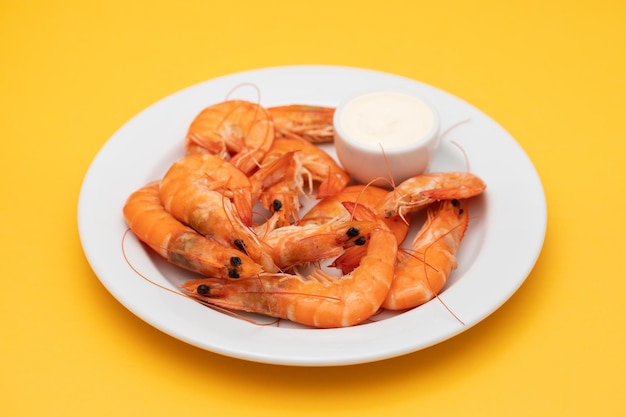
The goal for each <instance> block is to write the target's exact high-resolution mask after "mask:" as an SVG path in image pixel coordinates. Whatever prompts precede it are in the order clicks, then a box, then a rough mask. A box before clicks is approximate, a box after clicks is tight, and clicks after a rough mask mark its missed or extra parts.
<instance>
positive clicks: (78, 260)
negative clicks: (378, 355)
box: [0, 0, 626, 417]
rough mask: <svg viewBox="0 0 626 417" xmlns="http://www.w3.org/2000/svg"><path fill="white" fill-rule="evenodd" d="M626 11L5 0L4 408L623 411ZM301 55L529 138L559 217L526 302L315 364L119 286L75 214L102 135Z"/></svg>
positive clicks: (619, 4) (596, 4)
mask: <svg viewBox="0 0 626 417" xmlns="http://www.w3.org/2000/svg"><path fill="white" fill-rule="evenodd" d="M625 21H626V3H624V2H623V1H617V0H613V1H602V0H600V1H576V2H573V1H554V2H550V1H546V0H530V1H523V2H522V1H518V2H506V1H500V0H493V1H488V0H476V1H468V2H466V1H409V0H406V1H394V0H387V1H369V0H360V1H344V2H342V1H340V0H318V1H315V2H296V1H293V0H290V1H283V0H280V1H267V2H263V1H256V0H254V1H237V0H229V1H222V2H217V1H207V0H204V1H196V2H176V5H174V2H158V1H152V2H148V1H137V2H135V1H128V0H127V1H108V2H102V3H101V4H98V3H97V2H85V1H68V0H59V1H54V2H27V1H11V0H0V75H1V76H0V140H1V142H0V143H1V144H0V146H1V153H0V184H1V185H0V187H1V190H2V191H1V194H0V195H1V197H0V230H1V233H2V239H0V242H1V245H2V246H1V250H0V253H2V256H1V258H2V261H1V262H0V278H1V279H2V286H1V288H2V289H1V290H0V314H1V324H2V328H1V335H0V349H1V352H0V369H1V370H0V375H1V376H0V414H2V415H3V416H66V417H70V416H99V415H102V416H113V415H117V416H126V415H128V416H136V415H150V416H196V415H219V416H241V415H258V416H293V415H301V416H306V415H322V414H323V415H326V416H343V417H346V416H367V415H384V416H407V415H455V416H504V415H506V416H531V415H533V416H555V415H563V416H591V415H593V416H623V415H626V400H624V394H626V388H625V387H626V359H625V352H624V345H625V342H626V297H625V295H624V293H625V290H626V267H625V266H624V265H625V263H626V256H625V254H624V248H625V246H626V245H624V242H623V237H624V233H625V232H626V221H625V220H624V219H625V218H626V215H625V213H624V212H625V209H626V206H625V204H624V203H625V202H626V198H625V197H624V191H625V190H626V186H625V185H624V179H626V175H625V174H626V172H625V171H626V170H625V169H624V166H625V165H626V161H625V160H624V157H625V156H626V145H624V143H625V140H624V132H625V130H626V127H625V118H624V110H625V108H626V106H624V99H625V97H626V81H625V78H626V58H625V56H626V50H625V49H626V48H625V47H626V29H625V27H626V25H625V24H624V22H625ZM289 64H336V65H348V66H357V67H365V68H371V69H376V70H381V71H387V72H392V73H396V74H400V75H403V76H407V77H411V78H414V79H417V80H420V81H423V82H426V83H428V84H431V85H434V86H436V87H439V88H441V89H444V90H446V91H449V92H451V93H452V94H454V95H456V96H458V97H460V98H462V99H464V100H466V101H468V102H470V103H472V104H474V105H475V106H477V107H478V108H479V109H481V110H482V111H484V112H485V113H487V114H488V115H490V116H491V117H493V118H494V119H495V120H496V121H498V122H499V123H500V124H501V125H502V126H504V128H505V129H507V130H508V131H509V132H510V133H511V134H512V135H513V136H514V137H515V138H516V139H517V140H518V141H519V143H520V144H521V146H522V147H523V148H524V150H525V151H526V152H527V153H528V155H529V156H530V158H531V159H532V161H533V162H534V164H535V166H536V168H537V170H538V172H539V174H540V176H541V179H542V181H543V184H544V187H545V192H546V197H547V201H548V230H547V235H546V241H545V246H544V249H543V252H542V254H541V256H540V258H539V260H538V262H537V265H536V267H535V269H534V270H533V272H532V273H531V274H530V276H529V277H528V279H527V281H526V282H525V284H524V285H523V286H522V287H521V289H520V290H519V291H518V292H517V293H516V294H515V295H514V296H513V297H512V298H511V300H510V301H509V302H507V303H506V304H505V305H504V306H503V307H502V308H500V309H499V310H498V311H497V312H495V313H494V314H493V315H492V316H490V317H489V318H487V319H486V320H484V321H483V322H482V323H480V324H479V325H477V326H475V327H473V328H471V329H470V330H468V331H467V332H465V333H463V334H461V335H460V336H458V337H455V338H453V339H451V340H449V341H446V342H444V343H441V344H439V345H436V346H434V347H431V348H428V349H425V350H423V351H419V352H416V353H413V354H409V355H406V356H403V357H399V358H395V359H391V360H386V361H382V362H377V363H371V364H364V365H356V366H348V367H336V368H297V367H282V366H270V365H263V364H257V363H251V362H246V361H241V360H236V359H231V358H226V357H222V356H219V355H217V354H213V353H210V352H206V351H203V350H200V349H197V348H194V347H191V346H189V345H187V344H185V343H183V342H180V341H177V340H175V339H173V338H171V337H169V336H166V335H165V334H163V333H161V332H159V331H158V330H155V329H154V328H152V327H150V326H149V325H147V324H145V323H144V322H142V321H141V320H140V319H138V318H136V317H135V316H134V315H133V314H132V313H130V312H129V311H127V310H126V309H125V308H123V307H122V306H121V305H120V304H119V303H118V302H117V301H116V300H115V299H113V297H112V296H110V295H109V293H108V292H107V291H106V290H105V289H104V287H103V286H102V285H101V284H100V282H99V281H98V279H97V278H96V276H95V275H94V274H93V272H92V271H91V269H90V267H89V265H88V263H87V261H86V259H85V257H84V255H83V252H82V249H81V246H80V242H79V238H78V231H77V224H76V210H77V198H78V193H79V190H80V185H81V181H82V178H83V176H84V174H85V172H86V170H87V168H88V167H89V164H90V163H91V161H92V158H93V157H94V156H95V155H96V153H97V152H98V150H99V149H100V147H101V146H102V145H103V144H104V143H105V142H106V141H107V139H108V138H109V137H110V136H111V135H112V134H113V133H114V132H115V131H116V130H117V129H118V127H120V126H121V125H122V124H123V123H125V122H126V121H127V120H129V119H130V118H132V117H133V116H134V115H135V114H136V113H137V112H139V111H140V110H142V109H144V108H145V107H147V106H148V105H150V104H151V103H153V102H154V101H156V100H158V99H160V98H162V97H164V96H166V95H168V94H170V93H173V92H175V91H177V90H179V89H181V88H184V87H187V86H190V85H192V84H195V83H197V82H200V81H204V80H206V79H210V78H213V77H216V76H220V75H224V74H229V73H232V72H237V71H242V70H249V69H255V68H259V67H266V66H275V65H289ZM494 157H497V155H494ZM511 221H512V222H514V221H516V219H513V218H512V219H511ZM296 413H297V414H296Z"/></svg>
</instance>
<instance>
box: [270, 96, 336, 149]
mask: <svg viewBox="0 0 626 417" xmlns="http://www.w3.org/2000/svg"><path fill="white" fill-rule="evenodd" d="M267 110H268V111H269V113H270V115H271V116H272V120H273V121H274V127H275V130H276V138H288V139H291V138H300V139H305V140H307V141H309V142H311V143H324V142H332V141H333V140H334V134H335V129H334V127H333V115H334V114H335V109H334V107H323V106H310V105H302V104H291V105H286V106H275V107H268V108H267Z"/></svg>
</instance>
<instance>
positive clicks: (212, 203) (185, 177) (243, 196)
mask: <svg viewBox="0 0 626 417" xmlns="http://www.w3.org/2000/svg"><path fill="white" fill-rule="evenodd" d="M250 190H251V189H250V181H249V180H248V177H247V176H246V175H245V174H243V172H241V171H240V170H239V169H237V168H236V167H235V166H234V165H232V164H231V163H229V162H228V161H225V160H222V159H220V158H219V157H217V156H215V155H211V154H194V155H188V156H185V157H183V158H181V159H179V160H178V161H176V162H175V163H174V164H173V165H172V166H171V167H170V169H169V170H168V171H167V173H166V174H165V175H164V176H163V178H162V180H161V186H160V195H161V201H162V202H163V206H164V207H165V209H166V210H167V211H169V212H170V213H172V215H173V216H174V217H175V218H176V219H178V220H179V221H181V222H183V223H184V224H186V225H188V226H190V227H192V228H193V229H194V230H196V231H197V232H198V233H200V234H202V235H204V236H206V237H210V238H212V239H214V240H216V241H217V242H219V243H220V244H222V245H224V246H228V247H234V248H238V249H240V250H241V251H242V252H244V253H246V254H247V255H249V256H250V257H251V258H252V259H253V260H254V261H256V262H257V263H260V264H261V265H263V266H264V267H266V268H268V270H273V267H272V264H271V257H270V256H269V255H268V254H266V253H265V251H264V248H263V245H262V243H261V242H260V241H259V240H258V239H257V238H256V236H255V234H254V232H253V231H252V230H251V229H250V227H249V224H250V223H249V222H248V218H250V217H251V214H248V213H251V212H252V207H251V205H252V202H251V200H250V198H251V197H250ZM242 213H245V214H243V215H242Z"/></svg>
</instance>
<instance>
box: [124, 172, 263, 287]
mask: <svg viewBox="0 0 626 417" xmlns="http://www.w3.org/2000/svg"><path fill="white" fill-rule="evenodd" d="M124 217H125V219H126V223H127V224H128V226H129V227H130V230H131V231H132V232H133V233H134V234H135V235H136V236H137V238H139V240H141V241H142V242H144V243H145V244H147V245H148V246H149V247H150V248H152V249H153V250H154V251H155V252H156V253H158V254H159V255H160V256H161V257H163V258H164V259H166V260H167V261H168V262H170V263H172V264H174V265H177V266H179V267H181V268H185V269H187V270H189V271H193V272H196V273H198V274H201V275H206V276H211V277H222V278H225V277H230V278H239V277H241V278H249V277H252V276H255V275H257V274H259V273H260V272H261V266H260V265H258V264H256V263H255V262H254V261H252V259H250V258H249V257H247V256H246V255H244V254H242V253H241V252H240V251H238V250H236V249H232V248H227V247H224V246H222V245H220V244H218V243H216V242H215V241H213V240H210V239H207V238H205V237H204V236H202V235H200V234H199V233H197V232H196V231H195V230H193V229H191V228H189V227H187V226H185V225H183V224H182V223H181V222H179V221H178V220H176V219H175V218H174V217H173V216H172V215H171V214H170V213H168V212H167V211H166V210H165V208H164V207H163V204H162V203H161V197H160V195H159V183H158V182H153V183H150V184H148V185H146V186H144V187H142V188H140V189H139V190H137V191H135V192H134V193H132V194H131V195H130V197H129V198H128V200H127V201H126V204H125V205H124Z"/></svg>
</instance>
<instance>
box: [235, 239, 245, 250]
mask: <svg viewBox="0 0 626 417" xmlns="http://www.w3.org/2000/svg"><path fill="white" fill-rule="evenodd" d="M233 243H234V244H235V246H236V247H237V249H239V250H240V251H242V252H243V253H248V252H246V245H245V244H244V243H243V240H241V239H235V240H234V241H233Z"/></svg>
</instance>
